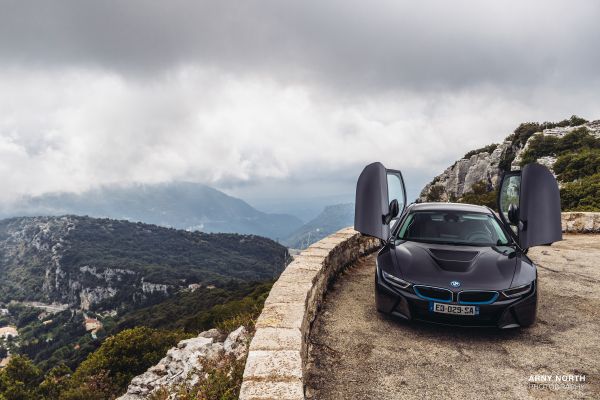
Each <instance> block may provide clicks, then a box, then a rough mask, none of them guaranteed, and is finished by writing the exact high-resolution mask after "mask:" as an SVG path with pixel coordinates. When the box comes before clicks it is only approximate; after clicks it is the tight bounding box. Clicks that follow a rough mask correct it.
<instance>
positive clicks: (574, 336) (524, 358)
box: [306, 235, 600, 400]
mask: <svg viewBox="0 0 600 400" xmlns="http://www.w3.org/2000/svg"><path fill="white" fill-rule="evenodd" d="M530 257H531V258H532V259H533V260H534V261H535V262H536V264H537V266H538V276H539V290H540V297H539V309H538V319H537V323H536V324H535V325H534V326H533V327H531V328H529V329H517V330H509V331H500V330H496V329H482V328H479V329H475V328H456V327H445V326H439V325H431V324H425V323H418V322H403V321H399V320H396V319H393V318H387V317H384V316H382V315H380V314H379V313H377V311H376V310H375V299H374V282H373V280H374V269H375V260H374V257H373V256H370V257H367V258H365V259H362V260H361V261H359V262H358V263H357V264H356V265H354V266H352V267H350V268H349V269H348V270H347V271H346V272H345V273H344V274H343V275H342V276H340V277H339V279H338V280H337V282H336V283H335V284H334V285H333V287H332V288H331V290H330V292H329V293H328V295H327V298H326V299H325V303H324V305H323V308H322V309H321V312H320V314H319V315H318V317H317V320H316V321H315V324H314V327H313V331H312V333H311V336H310V341H311V343H312V344H311V346H310V352H309V363H308V373H307V382H306V393H307V397H308V398H309V399H323V400H326V399H352V400H360V399H413V398H415V399H421V398H430V399H505V398H506V399H510V398H517V399H563V398H564V399H593V398H595V399H600V235H565V240H564V241H562V242H559V243H555V244H554V245H552V246H551V247H539V248H535V249H532V250H531V251H530ZM574 374H576V375H585V376H586V381H585V383H581V384H577V383H573V382H571V383H568V382H567V383H561V384H557V385H553V386H546V387H540V386H537V387H536V386H533V385H530V383H529V379H530V377H531V376H535V375H550V376H551V377H552V379H553V380H554V379H555V376H556V375H559V376H563V375H574ZM538 379H539V378H538ZM553 383H554V381H553Z"/></svg>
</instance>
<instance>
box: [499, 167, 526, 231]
mask: <svg viewBox="0 0 600 400" xmlns="http://www.w3.org/2000/svg"><path fill="white" fill-rule="evenodd" d="M499 195H500V199H499V200H500V201H499V203H500V204H499V207H500V214H501V217H502V220H503V221H504V222H506V223H509V224H511V225H513V226H514V225H515V223H514V218H511V216H510V215H509V210H510V209H511V208H512V209H513V210H518V207H519V201H520V197H521V175H509V176H506V177H505V178H504V179H503V180H502V187H501V188H500V193H499ZM511 206H512V207H511ZM513 230H514V229H513Z"/></svg>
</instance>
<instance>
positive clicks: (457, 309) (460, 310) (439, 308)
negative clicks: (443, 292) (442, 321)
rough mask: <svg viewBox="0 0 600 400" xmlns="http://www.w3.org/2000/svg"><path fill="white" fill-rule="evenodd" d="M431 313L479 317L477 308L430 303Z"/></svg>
mask: <svg viewBox="0 0 600 400" xmlns="http://www.w3.org/2000/svg"><path fill="white" fill-rule="evenodd" d="M429 311H433V312H436V313H441V314H452V315H479V307H477V306H455V305H452V304H443V303H434V302H431V303H429Z"/></svg>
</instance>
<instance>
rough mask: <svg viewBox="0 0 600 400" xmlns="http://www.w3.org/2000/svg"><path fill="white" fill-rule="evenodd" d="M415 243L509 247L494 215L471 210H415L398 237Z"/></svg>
mask: <svg viewBox="0 0 600 400" xmlns="http://www.w3.org/2000/svg"><path fill="white" fill-rule="evenodd" d="M397 238H398V239H401V240H410V241H415V242H427V243H440V244H453V245H467V246H506V245H508V244H509V240H508V238H507V235H506V233H505V232H504V230H503V229H502V227H501V226H500V224H499V223H498V220H496V218H494V216H493V215H490V214H485V213H477V212H468V211H415V212H412V213H410V214H409V215H408V216H407V217H406V219H405V220H404V221H403V223H402V226H401V227H400V231H399V233H398V236H397Z"/></svg>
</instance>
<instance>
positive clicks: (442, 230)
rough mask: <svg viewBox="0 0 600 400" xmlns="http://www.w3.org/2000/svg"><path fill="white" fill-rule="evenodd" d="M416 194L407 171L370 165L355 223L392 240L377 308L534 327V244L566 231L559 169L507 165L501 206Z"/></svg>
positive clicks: (381, 263) (382, 257) (440, 319)
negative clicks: (412, 198)
mask: <svg viewBox="0 0 600 400" xmlns="http://www.w3.org/2000/svg"><path fill="white" fill-rule="evenodd" d="M405 204H406V191H405V188H404V180H403V178H402V174H401V173H400V171H395V170H388V169H386V168H385V167H384V166H383V165H382V164H381V163H373V164H370V165H368V166H367V167H365V169H364V170H363V172H362V173H361V175H360V177H359V178H358V182H357V186H356V210H355V221H354V227H355V229H356V230H357V231H359V232H361V233H363V234H365V235H369V236H374V237H376V238H379V239H381V240H382V243H383V247H382V249H381V250H380V251H379V253H378V255H377V268H376V275H375V299H376V306H377V310H378V311H380V312H382V313H386V314H392V315H394V316H397V317H400V318H404V319H408V320H412V319H415V320H424V321H428V322H436V323H443V324H450V325H464V326H495V327H499V328H516V327H527V326H530V325H531V324H533V323H534V322H535V318H536V311H537V296H538V292H537V271H536V267H535V265H534V264H533V262H532V261H531V260H530V259H529V258H528V257H527V255H526V253H527V249H528V248H530V247H532V246H538V245H549V244H551V243H553V242H556V241H559V240H561V239H562V232H561V222H560V196H559V190H558V185H557V182H556V179H555V178H554V176H553V175H552V173H551V172H550V171H549V170H548V169H547V168H546V167H544V166H542V165H539V164H529V165H527V166H525V167H524V168H523V170H522V171H513V172H510V173H507V174H505V176H504V177H503V179H502V183H501V185H500V190H499V192H498V209H499V210H500V212H499V215H498V216H496V214H495V213H494V212H493V211H492V210H491V209H490V208H487V207H483V206H476V205H470V204H456V203H420V204H410V205H409V206H408V207H405Z"/></svg>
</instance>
